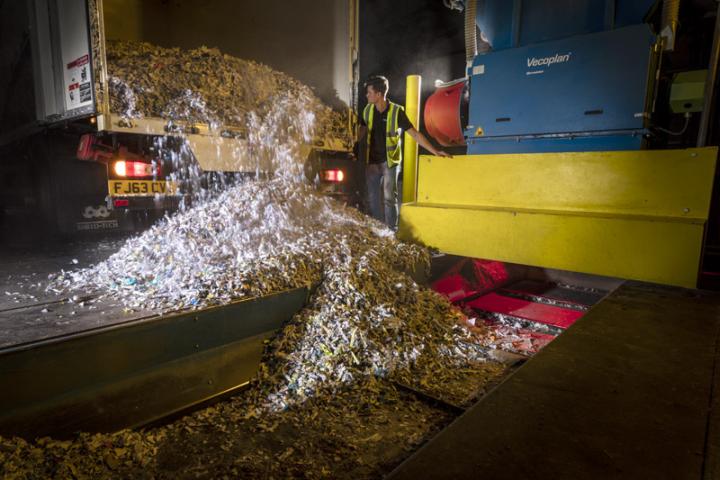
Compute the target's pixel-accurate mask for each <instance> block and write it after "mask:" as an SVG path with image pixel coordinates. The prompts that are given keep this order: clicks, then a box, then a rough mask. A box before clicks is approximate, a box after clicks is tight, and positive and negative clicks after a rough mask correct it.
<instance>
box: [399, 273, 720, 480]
mask: <svg viewBox="0 0 720 480" xmlns="http://www.w3.org/2000/svg"><path fill="white" fill-rule="evenodd" d="M719 333H720V295H719V294H717V293H708V292H701V291H697V290H685V289H679V288H670V287H662V286H657V285H649V284H643V283H638V282H629V283H626V284H624V285H622V286H621V287H620V288H619V289H617V290H616V291H614V292H613V293H612V294H611V295H610V296H608V297H607V298H606V299H605V300H604V301H602V302H600V303H599V304H598V305H596V306H595V307H594V308H593V309H592V310H591V311H590V312H589V313H588V314H587V315H586V316H585V317H583V318H582V319H580V320H579V321H578V322H577V323H576V324H575V325H573V326H572V327H570V328H569V329H568V330H567V332H565V333H564V334H563V335H561V336H560V337H559V338H558V339H557V340H555V341H554V342H553V343H551V344H550V345H549V346H548V347H546V348H545V349H544V350H542V351H541V352H540V353H539V354H537V355H536V356H535V357H534V358H533V359H531V360H530V361H529V362H528V363H527V364H526V365H524V366H523V367H522V368H520V369H519V370H518V371H517V372H516V373H515V374H514V375H512V376H511V377H509V378H508V379H507V380H506V381H505V382H504V383H503V384H501V385H500V386H498V387H497V388H496V389H495V390H494V391H492V392H491V393H490V394H488V395H487V396H486V397H484V399H483V400H481V401H480V402H479V403H478V404H476V405H475V406H474V407H473V408H471V409H470V410H469V411H468V412H467V413H465V414H464V415H463V416H461V417H459V418H458V419H457V420H456V421H455V422H454V423H453V424H451V425H450V427H448V428H447V429H445V430H444V431H443V432H441V433H440V434H439V435H438V436H437V437H436V438H434V439H433V440H432V441H431V442H429V443H428V444H427V445H425V446H424V447H423V448H422V449H421V450H419V451H418V452H417V453H416V454H415V455H413V456H412V457H410V458H409V459H408V460H407V461H406V462H405V463H403V464H402V465H401V466H400V467H398V469H396V470H395V471H394V472H393V474H392V475H391V476H390V478H393V479H416V478H424V479H426V478H492V479H502V478H512V479H524V478H552V479H560V478H568V479H579V478H603V479H605V478H632V479H640V478H643V479H650V478H652V479H660V478H663V479H665V478H668V479H675V478H678V479H680V478H682V479H685V478H696V479H701V478H702V479H705V478H716V477H719V476H720V436H719V433H720V428H719V427H720V414H719V413H718V412H719V411H720V402H718V398H717V397H718V393H720V392H719V391H718V388H716V386H720V385H719V378H718V373H717V372H716V363H717V359H718V350H717V349H718V335H719Z"/></svg>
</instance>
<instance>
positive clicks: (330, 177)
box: [322, 169, 345, 183]
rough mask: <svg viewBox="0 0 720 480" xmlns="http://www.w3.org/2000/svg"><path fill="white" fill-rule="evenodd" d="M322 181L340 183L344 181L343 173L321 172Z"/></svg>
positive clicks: (339, 171)
mask: <svg viewBox="0 0 720 480" xmlns="http://www.w3.org/2000/svg"><path fill="white" fill-rule="evenodd" d="M322 179H323V180H324V181H326V182H336V183H340V182H343V181H344V180H345V172H343V171H342V170H337V169H336V170H323V171H322Z"/></svg>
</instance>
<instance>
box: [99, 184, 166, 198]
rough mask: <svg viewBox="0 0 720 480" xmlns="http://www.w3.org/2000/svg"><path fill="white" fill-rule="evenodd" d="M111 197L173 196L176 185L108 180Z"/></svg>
mask: <svg viewBox="0 0 720 480" xmlns="http://www.w3.org/2000/svg"><path fill="white" fill-rule="evenodd" d="M108 192H110V196H111V197H130V196H152V195H155V194H160V195H175V194H176V193H177V183H175V182H166V181H164V180H161V181H155V180H108Z"/></svg>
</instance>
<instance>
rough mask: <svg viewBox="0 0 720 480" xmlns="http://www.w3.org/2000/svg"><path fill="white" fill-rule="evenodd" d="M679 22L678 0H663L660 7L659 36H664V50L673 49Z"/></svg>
mask: <svg viewBox="0 0 720 480" xmlns="http://www.w3.org/2000/svg"><path fill="white" fill-rule="evenodd" d="M679 23H680V0H665V1H664V2H663V7H662V26H661V29H660V36H661V37H663V38H664V40H665V41H664V48H665V51H673V50H675V37H676V35H677V29H678V25H679Z"/></svg>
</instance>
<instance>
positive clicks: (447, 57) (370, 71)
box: [358, 0, 465, 133]
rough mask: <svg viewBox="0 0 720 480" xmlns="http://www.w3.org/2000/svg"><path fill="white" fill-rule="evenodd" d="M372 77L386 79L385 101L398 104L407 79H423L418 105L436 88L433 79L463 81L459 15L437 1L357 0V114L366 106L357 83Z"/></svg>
mask: <svg viewBox="0 0 720 480" xmlns="http://www.w3.org/2000/svg"><path fill="white" fill-rule="evenodd" d="M371 75H384V76H386V77H387V78H388V80H389V81H390V92H389V94H388V98H389V99H390V100H392V101H394V102H395V103H399V104H400V105H404V104H405V79H406V77H407V76H408V75H420V76H422V95H421V100H422V102H424V101H425V100H426V99H427V97H428V96H429V95H430V94H431V93H432V92H433V91H434V90H435V87H434V83H435V80H443V81H448V80H453V79H456V78H460V77H463V76H464V75H465V33H464V14H463V13H462V12H458V11H457V10H450V9H449V8H447V7H445V6H444V5H443V2H442V0H393V1H387V0H363V1H361V2H360V85H359V86H358V88H359V92H358V104H359V105H358V107H359V111H362V109H363V107H365V105H366V104H367V101H366V100H365V92H364V90H363V88H362V84H363V82H364V81H365V80H366V79H367V78H368V77H369V76H371ZM420 111H421V112H422V111H423V110H422V108H421V110H420ZM420 123H421V124H422V115H420ZM416 127H417V125H416ZM421 130H422V131H424V129H422V125H421ZM425 133H426V132H425Z"/></svg>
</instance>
